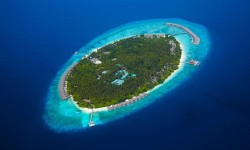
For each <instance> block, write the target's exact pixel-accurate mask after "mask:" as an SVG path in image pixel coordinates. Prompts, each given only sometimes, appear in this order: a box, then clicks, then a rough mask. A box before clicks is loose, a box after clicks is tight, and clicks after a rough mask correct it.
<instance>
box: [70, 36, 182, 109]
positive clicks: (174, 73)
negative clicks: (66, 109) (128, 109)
mask: <svg viewBox="0 0 250 150" xmlns="http://www.w3.org/2000/svg"><path fill="white" fill-rule="evenodd" d="M178 42H179V43H180V47H181V49H182V53H181V59H180V63H179V66H178V69H176V70H175V71H174V72H172V74H171V75H170V76H169V77H168V78H167V79H166V80H165V81H164V82H163V83H162V84H159V85H157V86H155V87H154V88H153V89H151V90H149V91H147V94H149V93H150V92H152V91H154V90H156V89H158V88H159V87H161V86H162V85H163V84H166V83H167V82H168V81H170V80H171V79H172V78H173V77H174V76H175V75H176V74H177V73H178V72H179V71H180V70H181V69H182V68H183V67H184V64H185V59H186V54H185V50H184V47H183V45H182V44H181V42H180V41H178ZM70 100H71V101H72V102H73V103H74V104H75V105H76V107H77V108H78V109H79V110H81V111H83V112H85V113H91V112H92V109H90V108H82V107H79V106H78V105H77V103H76V102H75V101H74V100H73V98H72V97H71V98H70ZM101 111H108V107H101V108H94V109H93V112H101Z"/></svg>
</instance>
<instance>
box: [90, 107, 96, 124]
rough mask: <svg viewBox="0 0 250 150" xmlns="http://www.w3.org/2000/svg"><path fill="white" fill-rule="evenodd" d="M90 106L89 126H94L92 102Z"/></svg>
mask: <svg viewBox="0 0 250 150" xmlns="http://www.w3.org/2000/svg"><path fill="white" fill-rule="evenodd" d="M92 106H93V108H92V111H91V114H90V119H89V127H93V126H95V122H94V121H93V115H94V109H95V106H94V105H93V104H92Z"/></svg>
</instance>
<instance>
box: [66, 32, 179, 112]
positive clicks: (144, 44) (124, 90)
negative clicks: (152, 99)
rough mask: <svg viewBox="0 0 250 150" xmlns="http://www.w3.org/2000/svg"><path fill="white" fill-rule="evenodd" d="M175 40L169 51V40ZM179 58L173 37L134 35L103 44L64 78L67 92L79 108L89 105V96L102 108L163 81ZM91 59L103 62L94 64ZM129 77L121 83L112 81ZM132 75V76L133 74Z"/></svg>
mask: <svg viewBox="0 0 250 150" xmlns="http://www.w3.org/2000/svg"><path fill="white" fill-rule="evenodd" d="M170 40H173V41H174V42H175V43H176V48H175V50H174V52H171V51H170V48H171V45H170V44H169V41H170ZM180 57H181V49H180V46H179V43H178V42H177V41H176V40H175V38H173V37H167V36H166V37H156V36H155V35H154V36H153V38H146V37H145V36H144V35H140V36H135V37H131V38H127V39H123V40H120V41H117V42H115V43H113V44H109V45H106V46H104V47H102V48H101V49H99V50H98V51H97V52H93V53H92V54H91V55H89V56H88V57H85V58H84V59H82V60H81V61H80V62H79V63H78V64H77V65H76V66H75V67H74V68H73V69H72V71H71V73H70V74H69V75H68V77H67V91H68V94H70V95H72V96H73V98H74V100H75V101H76V102H77V103H78V105H79V106H80V107H88V106H89V104H88V103H87V102H86V100H85V101H84V99H88V100H90V101H91V103H93V104H94V105H95V107H97V108H98V107H105V106H109V105H112V104H116V103H119V102H122V101H124V100H125V99H127V98H132V96H137V95H138V94H139V93H142V92H146V91H148V90H150V89H152V88H153V87H155V86H156V85H158V84H160V83H162V82H163V81H164V80H165V79H166V78H167V77H168V76H169V75H170V74H171V73H172V72H173V71H174V70H176V69H177V68H178V65H179V63H180ZM91 58H97V59H99V60H100V61H101V62H102V63H101V64H94V63H93V62H91V61H90V59H91ZM119 70H126V72H128V73H129V74H128V76H127V77H126V78H125V79H124V83H123V84H122V85H114V84H112V83H111V82H112V81H114V80H115V79H121V77H122V75H124V73H123V72H120V73H117V72H118V71H119ZM133 74H134V76H133Z"/></svg>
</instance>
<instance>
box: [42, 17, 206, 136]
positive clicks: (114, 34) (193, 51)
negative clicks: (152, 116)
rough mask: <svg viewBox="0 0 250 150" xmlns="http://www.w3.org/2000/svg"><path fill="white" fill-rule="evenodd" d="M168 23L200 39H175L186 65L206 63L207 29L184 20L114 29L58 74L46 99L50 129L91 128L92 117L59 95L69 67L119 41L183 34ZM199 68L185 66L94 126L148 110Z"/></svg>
mask: <svg viewBox="0 0 250 150" xmlns="http://www.w3.org/2000/svg"><path fill="white" fill-rule="evenodd" d="M166 22H174V23H178V24H181V25H184V26H186V27H188V28H189V29H191V30H192V31H193V32H194V33H196V34H197V35H198V36H199V37H200V39H201V42H200V44H199V45H198V46H196V45H193V44H192V43H191V38H190V36H189V35H187V34H180V35H177V36H176V38H177V40H178V41H179V42H180V43H181V45H182V47H183V52H184V54H185V60H184V61H188V60H190V59H195V60H198V61H200V63H201V65H202V64H203V63H206V61H205V57H206V55H207V53H208V51H209V48H210V45H211V41H210V37H209V33H208V31H207V29H206V28H205V27H203V26H201V25H199V24H195V23H192V22H189V21H186V20H182V19H157V20H145V21H138V22H132V23H129V24H125V25H123V26H120V27H117V28H114V29H112V30H110V31H108V32H106V33H104V34H102V35H100V36H98V37H97V38H95V39H94V40H92V41H91V42H89V43H88V44H87V45H86V46H84V47H83V48H81V49H80V50H79V51H78V53H77V54H76V55H73V56H72V57H71V58H70V59H69V60H68V61H67V62H66V63H65V65H64V66H63V67H62V68H61V69H60V71H59V72H58V73H57V75H56V77H55V79H54V80H53V81H52V83H51V85H50V87H49V90H48V95H47V98H46V100H47V102H46V108H45V114H44V120H45V121H46V123H47V125H48V126H49V127H50V128H52V129H53V130H55V131H57V132H63V131H72V130H81V129H83V128H86V127H88V122H89V118H90V115H89V114H88V113H85V112H83V111H81V110H79V109H78V108H77V107H76V106H75V105H74V103H73V102H72V101H62V100H61V98H60V96H59V94H58V83H59V80H60V77H61V76H62V74H63V73H64V72H65V71H66V70H67V68H69V66H70V65H72V64H73V63H74V62H77V61H79V60H80V59H81V58H82V57H83V56H85V55H86V54H89V53H90V52H91V51H93V50H95V49H97V48H99V47H102V46H104V45H106V44H109V43H112V42H113V41H116V40H119V39H123V38H127V37H131V36H134V35H138V34H145V33H165V34H177V33H182V32H183V31H182V30H181V29H178V28H173V27H168V26H166ZM199 67H200V66H197V67H194V66H191V65H188V64H183V65H182V67H181V68H179V69H178V70H177V71H176V73H175V74H174V75H172V76H171V77H170V78H169V79H167V82H164V84H163V85H161V86H160V87H157V88H156V89H154V90H153V91H152V92H150V94H149V95H148V96H147V97H145V98H144V99H142V100H141V101H139V102H136V103H134V104H131V105H129V106H126V107H122V108H120V109H116V110H113V111H102V112H96V113H94V117H93V120H94V122H95V124H96V125H98V124H106V123H109V122H111V121H114V120H117V119H121V118H123V117H125V116H127V115H130V114H132V113H133V112H136V111H138V110H140V109H142V108H144V107H148V106H149V105H150V104H151V103H153V102H154V101H155V100H159V99H158V98H159V97H161V96H163V95H164V94H166V93H168V92H170V91H171V90H173V89H174V88H175V87H177V86H180V85H181V83H183V81H185V80H187V79H189V78H192V72H193V71H195V70H197V69H199Z"/></svg>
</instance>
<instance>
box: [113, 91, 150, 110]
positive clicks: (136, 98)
mask: <svg viewBox="0 0 250 150" xmlns="http://www.w3.org/2000/svg"><path fill="white" fill-rule="evenodd" d="M146 96H147V93H146V92H145V93H141V94H139V95H138V96H134V97H133V98H131V99H126V100H125V102H121V103H118V104H115V105H111V106H108V110H109V111H111V110H115V109H118V108H121V107H124V106H127V105H130V104H132V103H134V102H137V101H139V100H141V99H142V98H144V97H146Z"/></svg>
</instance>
